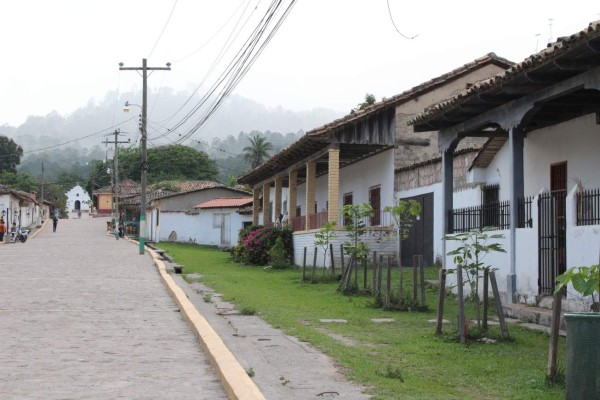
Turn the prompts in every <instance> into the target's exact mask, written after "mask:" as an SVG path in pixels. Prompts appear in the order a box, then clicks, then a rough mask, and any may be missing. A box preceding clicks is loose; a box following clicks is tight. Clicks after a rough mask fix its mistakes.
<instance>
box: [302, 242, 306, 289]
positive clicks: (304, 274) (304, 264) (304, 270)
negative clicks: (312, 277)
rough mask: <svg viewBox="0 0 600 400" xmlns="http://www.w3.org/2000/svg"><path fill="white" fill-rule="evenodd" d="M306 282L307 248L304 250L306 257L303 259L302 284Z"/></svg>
mask: <svg viewBox="0 0 600 400" xmlns="http://www.w3.org/2000/svg"><path fill="white" fill-rule="evenodd" d="M304 281H306V247H305V248H304V257H303V258H302V282H304Z"/></svg>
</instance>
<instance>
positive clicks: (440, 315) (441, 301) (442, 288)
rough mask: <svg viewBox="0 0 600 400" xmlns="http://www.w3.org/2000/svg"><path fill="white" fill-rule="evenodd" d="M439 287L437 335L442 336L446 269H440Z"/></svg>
mask: <svg viewBox="0 0 600 400" xmlns="http://www.w3.org/2000/svg"><path fill="white" fill-rule="evenodd" d="M439 285H440V286H439V290H438V312H437V324H436V327H435V333H436V335H441V334H442V323H443V319H444V299H445V298H446V270H445V269H444V268H442V269H440V274H439Z"/></svg>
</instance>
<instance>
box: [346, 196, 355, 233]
mask: <svg viewBox="0 0 600 400" xmlns="http://www.w3.org/2000/svg"><path fill="white" fill-rule="evenodd" d="M353 201H354V200H353V196H352V192H350V193H344V205H345V206H349V205H352V202H353ZM350 224H352V220H351V219H350V218H348V217H344V226H348V225H350Z"/></svg>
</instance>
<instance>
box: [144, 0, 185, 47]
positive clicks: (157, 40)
mask: <svg viewBox="0 0 600 400" xmlns="http://www.w3.org/2000/svg"><path fill="white" fill-rule="evenodd" d="M177 1H178V0H175V3H173V8H172V9H171V13H170V14H169V18H167V22H165V26H163V28H162V31H160V35H158V38H157V39H156V42H155V43H154V46H153V47H152V50H151V51H150V55H148V58H150V57H152V54H153V53H154V50H155V49H156V46H157V45H158V42H160V39H161V38H162V35H163V33H165V29H167V26H168V25H169V21H171V17H172V16H173V12H175V7H177Z"/></svg>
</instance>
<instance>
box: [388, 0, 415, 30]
mask: <svg viewBox="0 0 600 400" xmlns="http://www.w3.org/2000/svg"><path fill="white" fill-rule="evenodd" d="M387 6H388V13H389V14H390V20H391V21H392V25H394V29H396V32H398V33H399V34H400V36H402V37H403V38H404V39H408V40H413V39H415V38H416V37H417V36H419V34H418V33H417V34H416V35H415V36H412V37H411V36H406V35H405V34H404V33H402V32H400V29H398V27H397V26H396V23H395V22H394V17H392V9H391V8H390V0H387Z"/></svg>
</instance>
